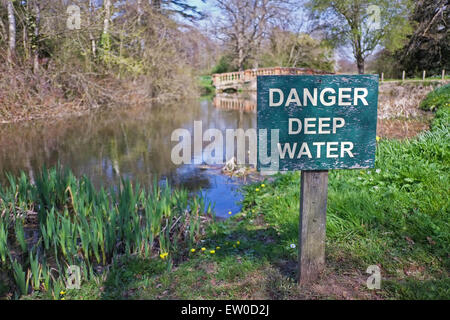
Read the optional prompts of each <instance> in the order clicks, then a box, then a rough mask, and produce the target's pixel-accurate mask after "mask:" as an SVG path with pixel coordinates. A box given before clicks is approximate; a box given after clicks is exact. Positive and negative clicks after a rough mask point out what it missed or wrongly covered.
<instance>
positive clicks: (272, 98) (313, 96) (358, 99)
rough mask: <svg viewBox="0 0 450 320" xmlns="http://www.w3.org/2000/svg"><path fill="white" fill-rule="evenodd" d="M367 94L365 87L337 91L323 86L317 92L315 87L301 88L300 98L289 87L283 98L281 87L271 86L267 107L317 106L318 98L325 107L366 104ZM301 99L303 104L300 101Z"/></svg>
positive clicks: (294, 90) (295, 90)
mask: <svg viewBox="0 0 450 320" xmlns="http://www.w3.org/2000/svg"><path fill="white" fill-rule="evenodd" d="M368 94H369V92H368V90H367V88H339V89H338V92H337V93H336V90H335V89H333V88H323V89H321V91H320V93H318V91H317V88H314V89H313V92H312V93H311V91H310V90H309V89H308V88H303V96H302V98H300V96H299V94H298V92H297V89H295V88H291V90H290V91H289V94H288V95H287V98H286V100H284V93H283V91H282V90H281V89H278V88H271V89H269V107H280V106H282V105H284V106H285V107H288V106H291V105H295V106H297V107H301V106H305V107H306V106H313V107H317V101H318V99H317V98H319V101H320V104H321V105H323V106H325V107H331V106H333V105H337V106H340V107H347V106H357V105H358V103H362V104H363V105H365V106H367V105H369V103H368V102H367V99H366V98H367V95H368ZM301 101H303V105H302V103H301Z"/></svg>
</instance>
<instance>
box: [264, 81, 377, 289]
mask: <svg viewBox="0 0 450 320" xmlns="http://www.w3.org/2000/svg"><path fill="white" fill-rule="evenodd" d="M377 104H378V76H376V75H355V76H347V75H345V76H344V75H339V76H338V75H297V76H289V75H284V76H283V75H280V76H258V77H257V109H258V111H257V128H258V165H257V169H258V170H260V171H262V172H264V171H265V170H267V171H270V172H273V171H293V170H300V171H302V173H301V188H300V218H299V246H298V249H299V267H298V277H299V284H306V283H310V282H312V281H314V280H315V279H317V277H318V276H319V274H320V273H321V272H322V271H323V269H324V268H325V230H326V211H327V194H328V170H330V169H354V168H358V169H361V168H371V167H373V166H374V163H375V147H376V124H377Z"/></svg>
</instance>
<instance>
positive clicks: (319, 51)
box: [261, 28, 334, 71]
mask: <svg viewBox="0 0 450 320" xmlns="http://www.w3.org/2000/svg"><path fill="white" fill-rule="evenodd" d="M332 55H333V50H332V49H331V48H330V47H329V46H328V43H326V42H325V41H320V40H317V39H314V38H312V37H311V36H310V35H308V34H306V33H294V32H291V31H286V30H281V29H278V28H275V29H274V30H272V33H271V35H270V38H269V39H268V41H267V45H266V46H265V47H264V49H263V54H262V55H261V65H262V66H263V67H277V66H279V67H297V68H313V69H319V70H325V71H334V66H333V65H334V61H333V59H332Z"/></svg>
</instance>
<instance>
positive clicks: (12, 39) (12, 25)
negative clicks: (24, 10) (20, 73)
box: [6, 0, 16, 61]
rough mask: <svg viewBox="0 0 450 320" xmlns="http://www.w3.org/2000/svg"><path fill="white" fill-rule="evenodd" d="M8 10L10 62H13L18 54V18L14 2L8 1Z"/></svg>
mask: <svg viewBox="0 0 450 320" xmlns="http://www.w3.org/2000/svg"><path fill="white" fill-rule="evenodd" d="M6 5H7V10H8V26H9V34H8V61H11V60H12V59H13V57H14V56H15V54H16V17H15V15H14V6H13V1H12V0H8V2H7V4H6Z"/></svg>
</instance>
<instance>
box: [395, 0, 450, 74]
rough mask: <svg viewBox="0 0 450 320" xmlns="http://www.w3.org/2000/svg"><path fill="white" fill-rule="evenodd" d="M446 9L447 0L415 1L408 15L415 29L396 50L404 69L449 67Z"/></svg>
mask: <svg viewBox="0 0 450 320" xmlns="http://www.w3.org/2000/svg"><path fill="white" fill-rule="evenodd" d="M449 12H450V5H449V2H448V0H419V1H417V2H416V5H415V8H414V12H413V14H412V16H411V23H412V24H414V26H415V31H414V33H413V34H412V35H411V36H410V37H409V41H408V42H407V44H406V45H405V47H404V48H403V49H401V50H399V52H398V53H397V56H398V60H400V62H401V64H402V66H403V68H404V69H405V70H408V71H409V72H410V73H418V72H420V71H422V70H427V71H429V72H435V73H439V72H440V71H441V70H442V69H447V70H448V69H450V32H449V24H450V21H449Z"/></svg>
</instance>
